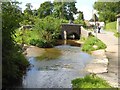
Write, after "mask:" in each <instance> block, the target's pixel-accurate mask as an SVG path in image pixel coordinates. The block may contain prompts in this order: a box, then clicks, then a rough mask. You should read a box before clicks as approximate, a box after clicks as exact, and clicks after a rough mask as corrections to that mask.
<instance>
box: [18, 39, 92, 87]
mask: <svg viewBox="0 0 120 90" xmlns="http://www.w3.org/2000/svg"><path fill="white" fill-rule="evenodd" d="M47 50H48V49H47ZM50 50H52V51H53V52H52V53H51V52H50V55H51V54H53V55H56V52H54V50H59V51H60V52H61V55H60V56H59V57H58V58H55V59H51V60H50V59H49V60H45V59H44V60H38V59H39V58H36V57H33V56H31V57H30V56H29V57H27V58H28V60H29V62H30V64H31V67H30V68H29V70H27V72H26V74H25V75H24V76H23V79H22V82H21V84H19V85H17V86H16V87H20V88H71V87H72V84H71V80H73V79H75V78H79V77H84V76H85V75H87V74H88V72H86V71H85V70H84V68H85V66H86V65H87V64H88V63H89V62H90V61H91V60H92V59H93V57H92V56H91V55H89V54H87V53H85V52H82V51H81V45H80V44H77V43H75V42H73V41H59V44H58V45H57V46H55V47H54V48H50ZM48 54H49V52H48Z"/></svg>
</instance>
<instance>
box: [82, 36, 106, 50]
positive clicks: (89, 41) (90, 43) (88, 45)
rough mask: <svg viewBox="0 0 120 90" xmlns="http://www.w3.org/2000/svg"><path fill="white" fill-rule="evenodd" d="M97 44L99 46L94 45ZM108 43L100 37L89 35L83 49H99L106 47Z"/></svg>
mask: <svg viewBox="0 0 120 90" xmlns="http://www.w3.org/2000/svg"><path fill="white" fill-rule="evenodd" d="M94 45H96V46H97V48H94V47H93V46H94ZM105 48H106V45H105V44H104V43H103V42H102V41H101V40H99V39H97V38H96V37H94V36H89V37H88V38H87V40H86V41H85V43H84V45H83V46H82V51H86V52H90V51H94V50H98V49H105Z"/></svg>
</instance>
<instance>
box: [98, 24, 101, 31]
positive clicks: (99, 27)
mask: <svg viewBox="0 0 120 90" xmlns="http://www.w3.org/2000/svg"><path fill="white" fill-rule="evenodd" d="M100 30H101V26H100V24H99V23H98V33H100Z"/></svg>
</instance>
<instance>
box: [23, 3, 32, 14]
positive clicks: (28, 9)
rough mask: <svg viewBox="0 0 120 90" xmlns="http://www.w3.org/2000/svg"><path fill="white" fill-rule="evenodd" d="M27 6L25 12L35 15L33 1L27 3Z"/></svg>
mask: <svg viewBox="0 0 120 90" xmlns="http://www.w3.org/2000/svg"><path fill="white" fill-rule="evenodd" d="M25 6H26V9H25V10H24V13H25V14H28V15H33V12H32V7H33V6H32V5H31V3H27V4H26V5H25Z"/></svg>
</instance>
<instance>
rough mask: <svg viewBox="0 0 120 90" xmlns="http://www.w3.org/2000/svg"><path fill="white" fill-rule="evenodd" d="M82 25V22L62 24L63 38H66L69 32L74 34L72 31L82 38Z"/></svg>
mask: <svg viewBox="0 0 120 90" xmlns="http://www.w3.org/2000/svg"><path fill="white" fill-rule="evenodd" d="M80 27H81V25H80V24H62V30H61V36H62V39H66V38H67V36H68V35H69V34H72V33H75V34H77V35H78V37H79V38H80V35H81V28H80ZM65 34H66V35H65ZM65 36H66V37H65ZM79 38H78V39H79Z"/></svg>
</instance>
